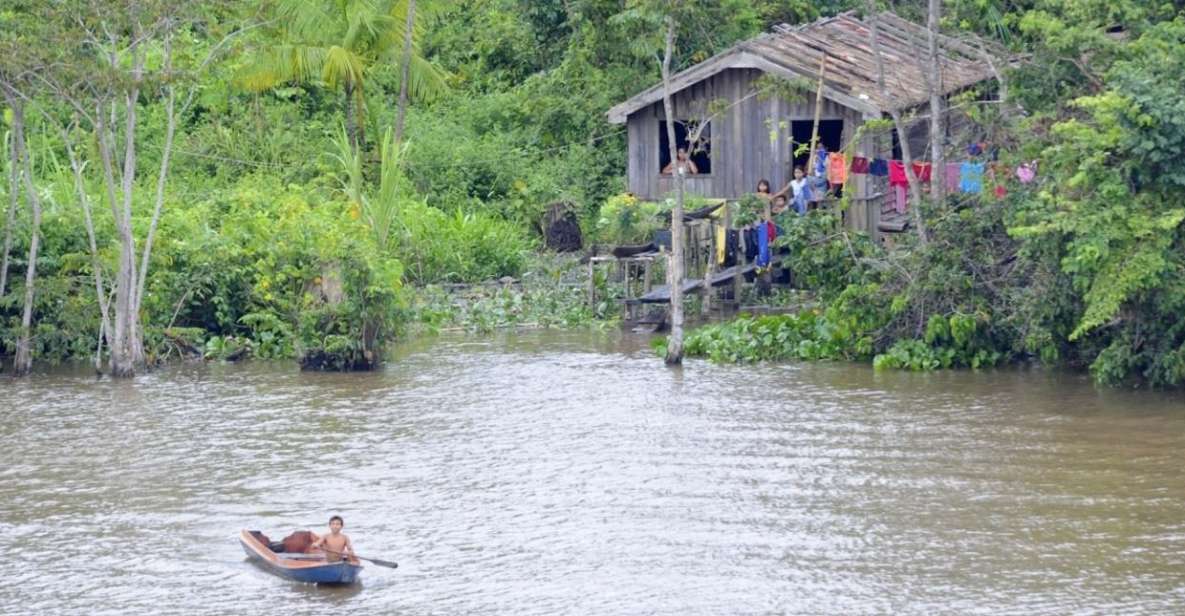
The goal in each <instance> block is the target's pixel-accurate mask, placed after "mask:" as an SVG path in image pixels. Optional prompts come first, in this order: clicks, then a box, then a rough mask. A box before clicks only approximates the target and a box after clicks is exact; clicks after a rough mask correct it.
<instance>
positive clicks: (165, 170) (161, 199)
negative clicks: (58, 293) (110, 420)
mask: <svg viewBox="0 0 1185 616" xmlns="http://www.w3.org/2000/svg"><path fill="white" fill-rule="evenodd" d="M164 53H165V57H164V80H165V83H166V86H165V87H166V88H167V89H168V92H169V94H168V98H167V99H166V102H165V117H166V125H165V145H164V148H163V149H162V150H161V158H160V173H159V175H157V178H156V203H155V204H154V206H153V210H152V222H151V223H149V225H148V234H147V235H146V236H145V237H144V252H143V255H142V256H141V259H140V270H139V275H138V278H139V280H137V281H136V291H135V296H134V297H133V300H132V315H133V318H134V319H135V321H136V327H137V331H140V312H141V311H140V307H141V303H142V302H143V300H144V285H145V283H146V281H147V280H148V260H149V258H150V257H151V256H152V241H153V239H155V237H156V227H157V225H158V224H159V223H160V213H161V209H162V208H163V207H164V203H165V180H166V179H167V178H168V175H169V159H170V156H171V154H172V152H173V136H174V135H175V134H176V132H177V116H176V113H175V109H176V90H175V89H174V87H173V85H172V83H170V80H171V79H172V71H173V36H172V31H171V30H170V31H168V32H167V33H166V34H165V45H164ZM138 344H139V346H140V353H141V356H143V347H144V343H143V337H142V336H140V337H139V342H138Z"/></svg>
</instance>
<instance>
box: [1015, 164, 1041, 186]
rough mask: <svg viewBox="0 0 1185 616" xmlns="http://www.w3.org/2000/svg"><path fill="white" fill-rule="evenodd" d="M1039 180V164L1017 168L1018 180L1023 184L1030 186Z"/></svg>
mask: <svg viewBox="0 0 1185 616" xmlns="http://www.w3.org/2000/svg"><path fill="white" fill-rule="evenodd" d="M1036 178H1037V163H1036V161H1034V162H1031V163H1024V164H1023V165H1021V166H1019V167H1017V168H1016V179H1018V180H1020V183H1021V184H1028V183H1030V182H1032V181H1033V180H1035V179H1036Z"/></svg>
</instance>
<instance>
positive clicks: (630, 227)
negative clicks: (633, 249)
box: [596, 193, 668, 245]
mask: <svg viewBox="0 0 1185 616" xmlns="http://www.w3.org/2000/svg"><path fill="white" fill-rule="evenodd" d="M664 211H668V210H667V209H666V208H665V207H663V206H662V205H660V204H658V203H654V202H652V201H642V200H641V199H638V198H637V197H635V196H633V195H631V194H628V193H627V194H621V195H614V196H612V197H610V198H609V199H608V200H607V201H605V203H604V205H602V206H601V215H600V218H598V219H597V228H596V239H597V241H598V242H603V243H607V244H617V245H622V244H643V243H646V242H649V241H650V240H651V239H652V238H653V237H654V232H655V231H657V230H659V229H662V228H665V227H666V226H667V225H666V224H665V223H664V222H663V221H662V220H661V218H660V217H659V214H660V213H662V212H664Z"/></svg>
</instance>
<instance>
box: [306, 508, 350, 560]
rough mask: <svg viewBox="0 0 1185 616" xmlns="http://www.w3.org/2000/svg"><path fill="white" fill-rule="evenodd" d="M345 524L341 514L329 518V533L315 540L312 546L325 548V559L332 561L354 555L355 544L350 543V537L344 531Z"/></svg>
mask: <svg viewBox="0 0 1185 616" xmlns="http://www.w3.org/2000/svg"><path fill="white" fill-rule="evenodd" d="M345 524H346V523H345V520H342V517H341V516H340V515H335V516H333V517H331V518H329V534H328V535H325V536H324V537H321V538H320V539H318V540H316V541H315V542H313V545H312V546H310V547H311V548H319V549H322V550H324V551H325V560H327V561H329V562H331V563H332V562H337V561H339V560H341V559H342V556H345V555H349V556H354V544H352V543H350V538H349V537H347V536H346V534H345V533H343V532H342V527H343V526H345Z"/></svg>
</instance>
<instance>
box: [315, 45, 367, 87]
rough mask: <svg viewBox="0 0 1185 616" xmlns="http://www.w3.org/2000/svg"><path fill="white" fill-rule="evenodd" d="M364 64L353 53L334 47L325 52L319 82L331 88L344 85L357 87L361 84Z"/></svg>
mask: <svg viewBox="0 0 1185 616" xmlns="http://www.w3.org/2000/svg"><path fill="white" fill-rule="evenodd" d="M364 64H365V63H364V62H363V61H362V58H360V57H358V55H357V54H355V53H354V52H352V51H350V50H349V49H346V48H344V47H339V46H337V45H334V46H333V47H330V48H329V49H328V50H326V52H325V62H324V64H322V66H321V81H323V82H325V85H327V86H329V87H331V88H336V87H338V86H341V85H346V84H349V85H354V86H357V85H359V84H361V83H362V73H363V67H364Z"/></svg>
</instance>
